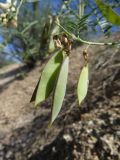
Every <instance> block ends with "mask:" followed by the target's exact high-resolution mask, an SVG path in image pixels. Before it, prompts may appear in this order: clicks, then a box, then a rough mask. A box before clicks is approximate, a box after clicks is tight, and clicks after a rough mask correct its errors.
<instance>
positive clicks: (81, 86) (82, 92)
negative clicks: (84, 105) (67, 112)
mask: <svg viewBox="0 0 120 160" xmlns="http://www.w3.org/2000/svg"><path fill="white" fill-rule="evenodd" d="M87 91H88V64H87V65H86V66H84V67H83V68H82V71H81V73H80V78H79V81H78V86H77V96H78V101H79V105H80V104H81V102H82V101H83V100H84V98H85V97H86V95H87Z"/></svg>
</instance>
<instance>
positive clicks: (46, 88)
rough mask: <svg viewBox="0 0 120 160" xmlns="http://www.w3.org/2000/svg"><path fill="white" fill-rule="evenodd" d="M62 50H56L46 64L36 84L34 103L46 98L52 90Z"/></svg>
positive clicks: (61, 57) (60, 61)
mask: <svg viewBox="0 0 120 160" xmlns="http://www.w3.org/2000/svg"><path fill="white" fill-rule="evenodd" d="M62 52H63V51H62V50H59V51H57V53H56V54H55V55H54V56H53V57H52V58H51V59H50V60H49V61H48V63H47V64H46V66H45V68H44V70H43V72H42V74H41V78H40V82H39V85H38V89H37V93H36V98H35V105H37V104H38V103H40V102H42V101H44V100H45V99H46V98H48V97H49V95H50V93H51V92H52V91H53V88H54V84H55V81H56V79H57V77H58V74H59V70H60V66H61V63H62V61H63V53H62Z"/></svg>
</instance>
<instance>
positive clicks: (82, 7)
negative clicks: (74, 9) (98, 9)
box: [79, 0, 85, 18]
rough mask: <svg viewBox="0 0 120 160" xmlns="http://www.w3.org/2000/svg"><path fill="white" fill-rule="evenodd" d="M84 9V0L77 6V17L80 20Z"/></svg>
mask: <svg viewBox="0 0 120 160" xmlns="http://www.w3.org/2000/svg"><path fill="white" fill-rule="evenodd" d="M84 8H85V4H84V0H81V1H80V4H79V17H80V18H82V17H83V15H84Z"/></svg>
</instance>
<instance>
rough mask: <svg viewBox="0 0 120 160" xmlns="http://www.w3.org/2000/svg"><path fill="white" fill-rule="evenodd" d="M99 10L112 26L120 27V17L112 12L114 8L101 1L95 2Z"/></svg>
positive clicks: (96, 0)
mask: <svg viewBox="0 0 120 160" xmlns="http://www.w3.org/2000/svg"><path fill="white" fill-rule="evenodd" d="M95 2H96V4H97V6H98V8H99V9H100V11H101V12H102V14H103V16H104V17H105V18H106V19H107V20H108V21H109V22H111V23H112V24H114V25H120V16H119V15H118V14H117V13H116V12H115V11H113V10H112V8H111V7H110V6H109V5H107V4H105V3H104V2H102V1H101V0H95Z"/></svg>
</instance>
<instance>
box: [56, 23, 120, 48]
mask: <svg viewBox="0 0 120 160" xmlns="http://www.w3.org/2000/svg"><path fill="white" fill-rule="evenodd" d="M56 24H57V25H58V26H59V27H60V28H61V29H62V30H63V31H64V32H65V33H66V34H67V35H68V36H70V37H71V38H72V39H74V40H76V41H78V42H82V43H85V44H88V45H109V46H112V45H120V42H108V43H106V42H91V41H86V40H83V39H82V38H80V37H76V36H75V35H74V34H72V33H70V32H69V31H67V30H66V29H65V28H64V27H63V26H61V24H59V23H56Z"/></svg>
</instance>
